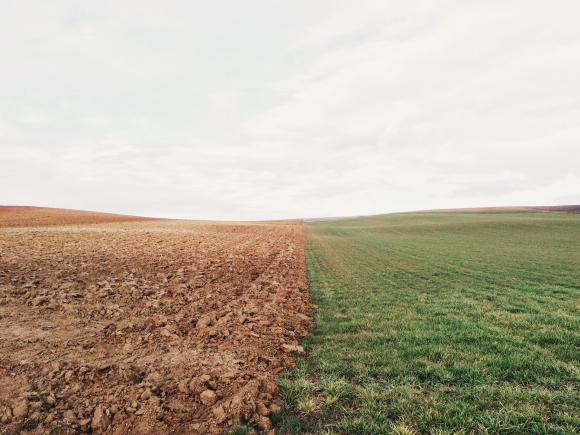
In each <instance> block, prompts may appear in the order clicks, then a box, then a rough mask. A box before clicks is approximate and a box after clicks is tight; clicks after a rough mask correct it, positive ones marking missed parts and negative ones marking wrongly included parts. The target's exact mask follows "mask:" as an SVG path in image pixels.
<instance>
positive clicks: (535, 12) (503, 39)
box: [0, 0, 580, 219]
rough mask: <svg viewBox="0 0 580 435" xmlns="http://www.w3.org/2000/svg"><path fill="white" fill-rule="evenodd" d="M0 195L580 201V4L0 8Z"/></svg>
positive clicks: (245, 215)
mask: <svg viewBox="0 0 580 435" xmlns="http://www.w3.org/2000/svg"><path fill="white" fill-rule="evenodd" d="M0 55H1V57H0V204H20V205H43V206H53V207H65V208H77V209H89V210H100V211H112V212H120V213H129V214H138V215H150V216H162V217H186V218H196V219H263V218H286V217H315V216H337V215H359V214H374V213H381V212H390V211H403V210H415V209H429V208H448V207H467V206H491V205H498V206H499V205H551V204H573V203H576V204H579V203H580V1H578V0H553V1H546V0H521V1H520V0H481V1H469V0H448V1H445V0H442V1H437V0H426V1H409V0H405V1H402V0H397V1H393V0H391V1H389V0H377V1H361V0H356V1H354V0H350V1H337V0H332V1H323V0H316V1H311V0H309V1H302V0H300V1H297V0H293V1H287V0H285V1H274V0H263V1H253V0H247V1H234V0H231V1H212V2H208V1H144V0H138V1H137V0H135V1H126V0H122V1H118V0H117V1H93V2H88V1H80V0H75V1H73V0H61V1H59V0H53V1H45V0H37V1H27V0H13V1H11V0H1V1H0Z"/></svg>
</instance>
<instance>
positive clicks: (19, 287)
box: [0, 208, 313, 434]
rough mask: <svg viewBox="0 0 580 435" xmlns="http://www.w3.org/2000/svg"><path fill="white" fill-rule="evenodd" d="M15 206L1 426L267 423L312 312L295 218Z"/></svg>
mask: <svg viewBox="0 0 580 435" xmlns="http://www.w3.org/2000/svg"><path fill="white" fill-rule="evenodd" d="M24 212H26V210H24ZM49 212H50V211H49ZM22 213H23V210H22V209H15V208H11V210H6V209H5V210H3V211H2V212H1V213H0V216H1V217H0V227H3V228H0V419H1V421H0V429H1V431H3V432H11V431H14V430H23V429H25V430H30V431H32V432H35V433H45V432H51V431H52V432H56V433H75V432H79V431H87V432H89V431H93V432H102V431H107V432H108V433H117V434H124V433H128V432H129V433H167V432H171V433H183V432H189V433H191V432H196V433H199V432H201V433H203V432H209V433H214V432H218V433H219V432H226V431H227V430H228V429H229V428H232V427H236V426H237V425H240V424H247V425H249V426H252V427H256V428H260V429H269V428H270V426H271V423H270V420H269V418H268V416H269V415H270V414H271V413H272V412H277V411H278V410H279V405H280V402H279V398H278V388H277V386H276V383H275V380H276V378H277V376H278V374H279V373H280V372H281V371H282V370H284V369H285V368H287V367H292V366H293V360H292V353H293V352H301V348H300V346H298V340H299V339H301V338H302V337H304V336H305V335H307V330H308V328H309V327H310V325H311V321H310V318H309V316H310V314H311V312H312V310H313V305H312V304H311V303H310V298H309V293H308V291H307V281H306V275H305V265H304V244H303V233H302V226H301V223H300V222H276V223H260V224H252V223H250V224H215V223H199V222H191V221H170V220H145V221H138V220H136V218H130V217H129V218H127V217H122V216H115V215H98V214H88V213H81V214H80V215H79V213H78V212H67V213H56V214H55V217H53V218H50V217H46V213H45V214H44V215H43V213H41V212H40V211H39V209H35V210H34V216H32V218H33V219H32V218H30V216H29V218H28V219H23V218H22ZM11 214H12V218H11V217H10V215H11ZM18 214H20V217H18V216H17V215H18ZM96 222H105V223H96ZM39 224H41V225H44V226H42V227H39V226H32V225H39Z"/></svg>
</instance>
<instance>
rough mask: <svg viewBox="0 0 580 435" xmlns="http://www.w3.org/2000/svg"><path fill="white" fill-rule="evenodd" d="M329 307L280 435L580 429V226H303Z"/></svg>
mask: <svg viewBox="0 0 580 435" xmlns="http://www.w3.org/2000/svg"><path fill="white" fill-rule="evenodd" d="M306 237H307V263H308V273H309V279H310V286H311V291H312V294H313V298H314V302H315V303H316V304H317V305H318V307H319V310H318V312H317V314H316V317H315V319H316V324H317V326H316V328H315V329H314V330H313V333H312V335H311V336H310V337H309V338H308V339H307V340H306V341H305V343H304V344H305V347H306V350H307V356H306V357H305V358H302V359H300V360H299V361H298V366H297V369H296V370H295V371H293V372H292V373H291V374H290V375H288V376H286V377H285V378H283V379H282V380H281V381H280V385H281V394H282V397H283V399H284V400H285V402H286V404H287V405H286V408H285V410H284V411H283V412H282V413H281V414H280V415H277V416H275V417H274V421H275V423H276V424H277V426H278V429H279V430H280V431H281V432H282V433H297V432H313V433H321V432H322V433H348V434H354V433H368V434H375V433H397V434H404V433H509V434H513V433H521V434H529V433H578V432H580V414H579V409H580V396H579V385H580V383H579V356H580V353H579V352H580V334H579V330H580V318H579V316H578V308H579V307H580V216H579V215H572V214H557V213H493V214H492V213H488V214H484V213H479V214H478V213H462V214H460V213H447V214H437V213H430V214H400V215H388V216H380V217H373V218H366V219H352V220H340V221H330V222H321V223H313V224H308V225H306Z"/></svg>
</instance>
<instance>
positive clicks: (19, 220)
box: [0, 206, 151, 228]
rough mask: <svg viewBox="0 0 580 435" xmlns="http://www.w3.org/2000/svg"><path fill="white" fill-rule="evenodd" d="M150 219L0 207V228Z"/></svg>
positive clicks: (46, 209)
mask: <svg viewBox="0 0 580 435" xmlns="http://www.w3.org/2000/svg"><path fill="white" fill-rule="evenodd" d="M146 220H151V219H150V218H143V217H137V216H124V215H119V214H111V213H94V212H90V211H80V210H66V209H62V208H43V207H22V206H0V228H5V227H37V226H47V225H71V224H100V223H106V222H128V221H146Z"/></svg>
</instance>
